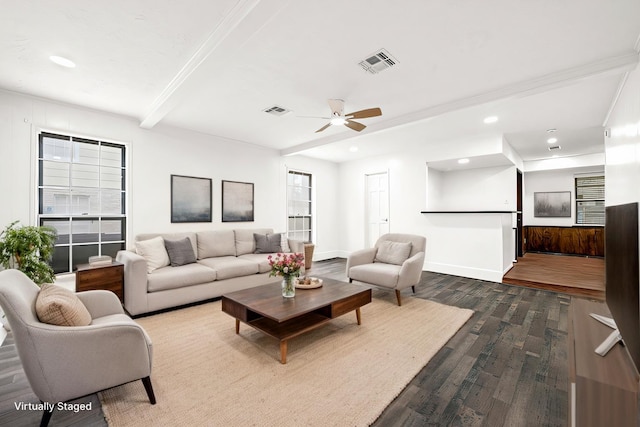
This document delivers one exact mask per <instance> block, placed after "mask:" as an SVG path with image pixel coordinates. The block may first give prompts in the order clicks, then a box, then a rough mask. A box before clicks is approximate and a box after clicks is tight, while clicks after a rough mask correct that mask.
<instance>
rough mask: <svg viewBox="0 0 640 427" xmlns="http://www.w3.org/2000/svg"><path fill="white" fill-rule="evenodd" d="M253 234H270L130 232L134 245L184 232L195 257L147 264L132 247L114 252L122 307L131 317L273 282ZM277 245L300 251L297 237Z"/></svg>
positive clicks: (263, 230) (267, 230)
mask: <svg viewBox="0 0 640 427" xmlns="http://www.w3.org/2000/svg"><path fill="white" fill-rule="evenodd" d="M254 234H258V235H273V229H270V228H260V229H238V230H213V231H200V232H185V233H165V234H140V235H138V236H136V238H135V241H136V245H137V246H138V248H139V249H141V246H140V245H142V244H146V243H148V242H149V241H151V239H154V238H155V239H156V240H157V238H158V237H162V239H164V240H165V241H166V240H169V241H177V240H180V239H184V238H185V237H188V238H189V240H190V242H191V245H192V248H193V253H194V254H195V258H196V262H193V263H189V264H186V265H180V266H171V265H166V266H160V267H158V268H155V269H152V268H150V265H148V264H149V263H153V260H151V259H150V258H149V257H148V256H147V258H145V256H143V255H140V254H139V253H137V251H136V250H135V249H130V250H126V251H120V252H118V254H117V256H116V260H117V261H119V262H121V263H123V264H124V306H125V308H126V309H127V311H128V312H129V314H131V315H134V316H135V315H139V314H143V313H149V312H152V311H157V310H162V309H166V308H170V307H177V306H180V305H184V304H189V303H193V302H198V301H203V300H207V299H211V298H215V297H219V296H221V295H222V294H224V293H228V292H232V291H236V290H239V289H245V288H250V287H254V286H259V285H264V284H267V283H271V282H274V281H277V280H278V279H277V278H274V277H270V276H269V272H270V271H271V267H270V266H269V261H268V256H269V255H270V253H255V252H256V241H255V239H254ZM141 242H142V243H141ZM282 246H284V247H282ZM280 247H281V249H282V252H299V253H303V254H304V242H302V241H297V240H292V239H286V238H283V239H282V240H281V245H280ZM140 252H142V250H140ZM274 253H275V252H274Z"/></svg>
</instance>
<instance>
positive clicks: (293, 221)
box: [287, 171, 313, 242]
mask: <svg viewBox="0 0 640 427" xmlns="http://www.w3.org/2000/svg"><path fill="white" fill-rule="evenodd" d="M312 178H313V177H312V176H311V174H309V173H304V172H297V171H289V172H288V173H287V216H288V222H287V236H288V237H289V238H290V239H296V240H303V241H305V242H311V241H312V231H313V230H312V224H313V221H312V219H313V210H312V208H313V206H312V184H313V179H312Z"/></svg>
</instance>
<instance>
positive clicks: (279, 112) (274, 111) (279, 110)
mask: <svg viewBox="0 0 640 427" xmlns="http://www.w3.org/2000/svg"><path fill="white" fill-rule="evenodd" d="M262 111H264V112H265V113H267V114H271V115H274V116H284V115H285V114H287V113H289V112H291V110H288V109H286V108H284V107H281V106H279V105H274V106H273V107H269V108H265V109H264V110H262Z"/></svg>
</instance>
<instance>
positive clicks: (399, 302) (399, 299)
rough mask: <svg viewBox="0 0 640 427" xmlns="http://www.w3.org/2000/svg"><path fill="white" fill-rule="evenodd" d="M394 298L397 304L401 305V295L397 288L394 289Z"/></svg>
mask: <svg viewBox="0 0 640 427" xmlns="http://www.w3.org/2000/svg"><path fill="white" fill-rule="evenodd" d="M396 299H397V300H398V305H399V306H401V307H402V295H400V290H399V289H396Z"/></svg>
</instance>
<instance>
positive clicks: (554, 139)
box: [547, 138, 558, 144]
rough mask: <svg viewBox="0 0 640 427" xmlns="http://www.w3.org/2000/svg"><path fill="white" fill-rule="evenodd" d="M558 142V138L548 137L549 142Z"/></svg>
mask: <svg viewBox="0 0 640 427" xmlns="http://www.w3.org/2000/svg"><path fill="white" fill-rule="evenodd" d="M556 142H558V138H549V139H547V144H555V143H556Z"/></svg>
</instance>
